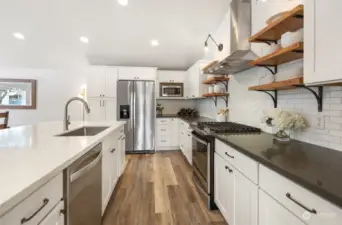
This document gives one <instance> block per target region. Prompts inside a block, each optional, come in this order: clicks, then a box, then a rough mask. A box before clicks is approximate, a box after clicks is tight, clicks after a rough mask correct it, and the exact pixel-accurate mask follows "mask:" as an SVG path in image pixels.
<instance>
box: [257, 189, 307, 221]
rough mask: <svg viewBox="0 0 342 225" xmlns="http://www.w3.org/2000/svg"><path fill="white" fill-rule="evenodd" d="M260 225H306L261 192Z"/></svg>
mask: <svg viewBox="0 0 342 225" xmlns="http://www.w3.org/2000/svg"><path fill="white" fill-rule="evenodd" d="M259 225H305V223H304V222H302V221H301V220H300V219H298V218H297V217H296V216H295V215H293V214H292V213H291V212H290V211H289V210H287V209H286V208H285V207H284V206H282V205H281V204H280V203H278V202H277V201H276V200H274V199H273V198H271V197H270V196H269V195H268V194H266V193H265V192H264V191H262V190H260V191H259Z"/></svg>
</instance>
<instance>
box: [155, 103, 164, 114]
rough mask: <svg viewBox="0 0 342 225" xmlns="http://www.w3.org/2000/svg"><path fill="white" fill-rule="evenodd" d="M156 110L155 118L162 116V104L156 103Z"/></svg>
mask: <svg viewBox="0 0 342 225" xmlns="http://www.w3.org/2000/svg"><path fill="white" fill-rule="evenodd" d="M156 110H157V116H161V115H163V110H164V106H163V105H162V104H159V103H158V104H157V107H156Z"/></svg>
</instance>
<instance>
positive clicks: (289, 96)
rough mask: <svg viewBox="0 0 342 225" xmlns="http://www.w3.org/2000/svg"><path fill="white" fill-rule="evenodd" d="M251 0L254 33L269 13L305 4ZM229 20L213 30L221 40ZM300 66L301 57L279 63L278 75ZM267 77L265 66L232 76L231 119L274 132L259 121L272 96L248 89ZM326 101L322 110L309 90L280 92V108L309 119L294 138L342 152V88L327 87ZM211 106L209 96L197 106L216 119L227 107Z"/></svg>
mask: <svg viewBox="0 0 342 225" xmlns="http://www.w3.org/2000/svg"><path fill="white" fill-rule="evenodd" d="M252 2H253V3H252V4H253V5H252V7H253V8H252V21H253V22H252V33H256V32H257V31H259V30H260V29H262V28H263V27H264V26H265V22H264V21H265V20H267V19H268V18H269V17H270V16H272V15H274V14H276V13H278V12H281V11H285V10H288V9H291V8H293V7H295V6H296V5H298V4H300V3H302V4H303V3H304V5H305V1H304V0H293V1H280V0H268V1H267V2H265V3H262V2H261V1H257V0H252ZM226 23H227V22H226V20H223V23H222V25H221V26H220V27H219V28H218V30H217V32H213V35H214V37H216V38H217V39H218V40H219V42H224V41H226V42H227V40H226V38H227V34H228V32H229V31H228V29H229V26H226ZM224 29H227V32H226V33H225V32H224V31H222V30H224ZM216 34H217V35H216ZM220 34H221V35H222V36H220ZM252 49H253V51H254V52H255V53H257V54H258V55H262V54H263V52H264V51H265V50H266V49H267V45H264V44H252ZM226 50H227V49H226ZM227 55H228V54H227ZM327 57H329V56H327ZM205 58H206V59H208V58H211V59H220V58H222V54H221V53H218V52H217V51H216V52H215V51H210V52H209V53H208V54H207V55H206V57H205ZM299 67H303V61H302V60H299V61H296V62H292V63H288V64H285V65H282V66H280V67H279V74H284V73H290V74H291V73H292V72H293V70H295V69H296V68H299ZM268 76H271V75H270V73H269V72H268V71H267V70H265V69H263V68H253V69H251V70H248V71H245V72H242V73H239V74H234V75H233V78H232V80H231V81H230V82H229V93H230V97H229V110H230V114H229V118H230V120H231V121H235V122H239V123H244V124H248V125H252V126H257V127H260V128H262V129H264V130H265V131H268V132H271V131H270V129H267V128H265V127H263V126H262V125H261V124H260V119H261V117H262V115H263V111H269V110H272V109H273V102H272V100H271V98H270V97H269V96H267V95H266V94H264V93H259V92H253V91H248V87H249V86H253V85H257V84H262V83H266V82H267V81H266V80H265V77H266V78H267V77H268ZM323 102H324V106H323V112H320V113H319V112H318V110H317V102H316V99H315V98H314V96H313V95H312V94H311V93H309V92H308V91H307V90H304V89H295V90H289V91H280V92H279V97H278V108H282V109H284V110H286V111H293V112H297V113H299V114H301V115H303V116H304V117H305V118H306V120H307V121H308V123H309V126H310V127H309V128H308V129H306V130H305V131H304V132H297V133H295V134H293V138H295V139H298V140H301V141H305V142H309V143H313V144H317V145H320V146H325V147H329V148H332V149H336V150H340V151H342V139H341V138H342V87H324V100H323ZM212 105H213V101H212V100H211V99H207V100H203V101H198V104H197V107H198V108H199V110H200V113H201V115H205V116H209V117H211V118H215V115H216V112H217V111H218V110H219V108H221V107H224V104H223V102H222V101H221V103H220V104H218V107H217V108H212ZM318 119H323V120H324V121H325V123H324V127H323V128H319V127H317V126H316V124H317V120H318Z"/></svg>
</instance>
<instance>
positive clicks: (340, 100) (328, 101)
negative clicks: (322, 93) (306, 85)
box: [323, 98, 342, 104]
mask: <svg viewBox="0 0 342 225" xmlns="http://www.w3.org/2000/svg"><path fill="white" fill-rule="evenodd" d="M338 103H342V98H323V104H338Z"/></svg>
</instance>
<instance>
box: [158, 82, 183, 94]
mask: <svg viewBox="0 0 342 225" xmlns="http://www.w3.org/2000/svg"><path fill="white" fill-rule="evenodd" d="M159 86H160V90H159V96H160V97H183V95H184V84H183V83H160V84H159Z"/></svg>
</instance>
